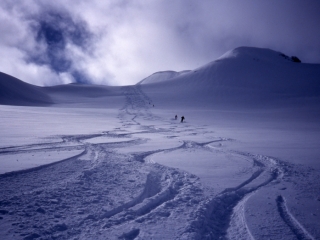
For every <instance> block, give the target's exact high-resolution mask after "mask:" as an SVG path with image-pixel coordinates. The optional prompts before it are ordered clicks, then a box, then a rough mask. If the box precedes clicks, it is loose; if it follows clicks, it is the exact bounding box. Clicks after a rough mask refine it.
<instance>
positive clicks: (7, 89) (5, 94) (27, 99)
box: [0, 72, 52, 106]
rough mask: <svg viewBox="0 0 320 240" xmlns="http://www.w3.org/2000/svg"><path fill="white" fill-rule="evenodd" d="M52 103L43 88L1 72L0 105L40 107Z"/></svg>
mask: <svg viewBox="0 0 320 240" xmlns="http://www.w3.org/2000/svg"><path fill="white" fill-rule="evenodd" d="M51 103H52V101H51V98H50V97H49V96H48V95H47V94H46V92H45V91H44V89H43V88H41V87H38V86H34V85H31V84H28V83H25V82H23V81H21V80H19V79H17V78H14V77H12V76H10V75H7V74H5V73H2V72H0V104H3V105H21V106H39V105H47V104H51Z"/></svg>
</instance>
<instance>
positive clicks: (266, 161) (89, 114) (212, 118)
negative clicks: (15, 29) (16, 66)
mask: <svg viewBox="0 0 320 240" xmlns="http://www.w3.org/2000/svg"><path fill="white" fill-rule="evenodd" d="M0 77H1V81H0V82H1V92H0V93H1V96H0V100H1V104H3V105H0V111H1V123H0V124H1V128H0V134H1V142H0V166H1V169H0V170H1V172H0V237H1V239H319V238H320V230H319V229H320V228H319V222H320V217H319V216H320V183H319V181H318V180H319V177H320V176H319V175H320V174H319V171H320V158H319V156H320V150H319V148H318V144H319V142H320V134H319V133H320V125H319V122H318V119H319V116H320V115H319V85H320V84H319V83H318V81H319V79H320V65H316V64H314V65H310V64H303V63H294V62H292V61H290V59H287V58H285V57H284V56H283V55H281V53H278V52H274V51H272V50H268V49H255V48H239V49H235V50H232V51H230V52H228V53H227V54H225V55H224V56H222V57H221V58H220V59H218V60H216V61H214V62H212V63H209V64H208V65H206V66H204V67H202V68H199V69H196V70H194V71H189V72H183V74H180V73H179V74H178V73H175V72H169V73H168V74H167V73H161V74H160V73H156V74H155V75H153V77H151V78H150V77H149V78H146V79H144V80H143V81H142V82H140V84H137V85H135V86H125V87H106V86H87V85H78V84H70V85H64V86H55V87H47V88H39V87H35V86H30V85H25V84H24V83H23V82H21V81H19V80H17V79H12V78H11V77H10V76H7V75H0ZM27 88H28V89H27ZM3 89H4V90H3ZM24 89H26V90H24ZM29 90H30V91H29ZM4 92H5V94H4ZM44 99H46V100H44ZM49 100H50V101H49ZM48 102H50V104H49V105H46V104H47V103H48ZM5 104H6V105H5ZM176 114H177V115H178V119H177V120H176V119H175V118H174V116H175V115H176ZM182 115H184V116H185V120H186V121H185V122H183V123H181V122H180V117H181V116H182Z"/></svg>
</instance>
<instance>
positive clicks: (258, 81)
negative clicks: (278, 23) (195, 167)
mask: <svg viewBox="0 0 320 240" xmlns="http://www.w3.org/2000/svg"><path fill="white" fill-rule="evenodd" d="M294 59H295V58H290V57H288V56H286V55H285V54H283V53H281V52H276V51H273V50H270V49H262V48H253V47H239V48H236V49H234V50H231V51H229V52H227V53H225V54H224V55H222V56H221V57H220V58H218V59H217V60H215V61H212V62H210V63H208V64H206V65H204V66H202V67H200V68H197V69H195V70H193V71H189V72H186V73H184V74H181V75H177V76H174V77H172V78H170V81H167V78H166V76H165V75H163V76H164V78H163V79H161V78H160V77H161V75H159V74H157V76H158V78H157V81H149V79H152V76H153V75H151V76H150V77H148V78H146V80H144V81H143V83H144V84H143V85H141V83H140V87H141V88H142V90H143V91H145V92H146V93H149V94H148V95H149V96H152V97H153V98H156V99H159V103H160V104H161V100H160V99H163V96H165V99H170V101H171V102H179V103H180V104H185V105H192V106H200V105H201V106H203V105H208V106H209V107H211V106H213V105H214V106H216V105H217V104H218V103H219V104H228V105H234V106H238V105H239V104H242V105H243V104H246V105H247V104H251V105H257V104H258V105H259V104H261V103H266V102H271V101H274V100H276V99H286V100H288V99H293V98H310V97H319V96H320V64H306V63H298V62H295V61H294ZM170 101H168V102H170Z"/></svg>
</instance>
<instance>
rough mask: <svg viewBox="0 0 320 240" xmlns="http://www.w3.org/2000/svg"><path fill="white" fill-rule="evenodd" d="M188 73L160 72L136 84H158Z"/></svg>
mask: <svg viewBox="0 0 320 240" xmlns="http://www.w3.org/2000/svg"><path fill="white" fill-rule="evenodd" d="M188 72H190V71H189V70H185V71H181V72H175V71H161V72H156V73H153V74H152V75H150V76H149V77H146V78H145V79H143V80H142V81H140V82H139V83H138V84H149V83H158V82H164V81H167V80H170V79H172V78H174V77H178V76H180V75H183V74H185V73H188Z"/></svg>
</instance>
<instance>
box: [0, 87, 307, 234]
mask: <svg viewBox="0 0 320 240" xmlns="http://www.w3.org/2000/svg"><path fill="white" fill-rule="evenodd" d="M123 91H124V94H125V96H126V99H127V101H126V104H125V106H124V107H123V108H122V109H120V110H119V115H118V119H119V121H120V122H121V123H122V126H123V127H122V128H120V129H114V131H109V132H102V133H99V134H91V135H74V136H59V138H60V139H61V141H59V142H54V143H52V142H51V143H42V144H31V145H23V146H15V147H9V148H2V149H0V154H1V155H14V154H18V153H19V154H21V153H34V152H43V151H47V150H50V151H53V150H54V151H68V150H75V149H77V150H82V153H81V154H79V155H77V156H74V157H71V158H68V159H62V160H61V161H59V162H56V163H53V164H48V165H46V166H41V167H38V168H34V169H29V170H24V171H18V172H12V173H7V174H3V175H0V189H1V195H0V223H1V225H2V227H0V236H1V239H12V238H14V239H92V238H94V239H151V237H154V236H152V235H148V233H147V232H146V228H152V227H150V226H154V225H158V224H159V225H161V224H164V222H167V223H168V224H167V225H166V224H164V225H163V226H168V225H170V223H175V222H176V221H179V222H180V221H181V224H180V225H182V226H183V227H179V228H178V229H175V227H174V226H175V225H174V224H171V225H172V229H171V231H174V232H173V233H171V235H170V237H173V239H254V236H253V234H252V233H251V231H250V229H249V227H248V225H247V223H246V219H245V218H246V216H245V204H246V202H247V201H248V199H250V197H251V196H252V195H254V194H256V193H257V192H258V191H259V190H260V189H261V188H264V187H266V186H268V185H270V184H277V183H279V182H281V181H282V179H283V176H284V175H285V174H287V172H288V171H287V166H286V164H285V163H283V162H281V161H279V160H276V159H273V158H270V157H267V156H261V155H252V154H250V153H244V152H230V151H229V152H228V154H234V155H237V156H240V157H243V158H246V159H248V160H249V161H251V162H252V169H251V170H252V172H253V173H252V176H251V177H249V178H248V179H247V180H245V181H244V182H242V183H239V184H238V186H234V187H233V188H228V189H225V190H224V191H222V192H221V193H218V194H215V195H214V194H209V196H208V194H205V190H204V188H203V187H202V185H201V183H200V180H199V178H198V177H197V176H195V175H192V174H190V173H187V172H183V171H181V170H179V169H173V168H169V167H165V166H162V165H159V164H156V163H153V162H150V161H146V159H147V157H148V156H150V155H152V154H157V153H160V152H170V151H176V150H179V149H186V148H192V149H195V150H196V149H203V150H206V151H209V152H210V151H211V152H213V153H214V151H222V150H219V149H215V148H213V147H212V146H209V145H210V144H211V143H213V142H223V141H229V140H228V139H223V138H221V139H220V140H214V141H207V142H194V141H189V140H185V141H183V142H182V143H181V145H180V146H178V147H172V148H166V149H162V148H161V147H160V148H159V149H157V150H154V151H149V152H143V153H134V152H133V153H131V154H120V153H118V152H117V149H121V148H125V147H129V146H137V147H138V145H139V144H143V143H145V142H146V141H148V139H142V138H139V137H135V135H136V134H146V135H147V134H148V133H152V134H164V133H166V134H169V133H170V134H171V135H170V136H168V137H172V138H174V137H175V136H178V135H179V134H180V133H187V132H190V134H191V135H192V134H193V135H196V134H198V132H199V131H200V130H201V131H206V128H205V127H203V128H196V127H193V126H190V125H185V128H179V130H178V129H176V126H175V124H174V123H172V122H170V121H166V120H163V119H161V118H159V117H156V116H154V115H153V114H152V113H151V112H150V111H149V108H150V107H151V106H152V100H151V99H149V98H148V96H146V95H145V94H144V93H143V92H142V91H141V89H140V88H139V86H132V87H124V88H123ZM141 119H143V120H145V121H150V122H152V121H155V120H157V121H161V122H163V123H164V124H163V125H162V126H161V127H160V128H159V127H157V128H156V127H155V126H154V125H142V124H141ZM137 129H138V130H137ZM207 133H208V134H210V132H207ZM98 137H100V138H108V139H112V138H114V139H117V141H114V142H112V141H110V142H108V143H94V144H93V143H90V141H87V140H90V139H94V138H98ZM122 138H123V141H122V140H121V139H122ZM225 151H226V150H225ZM275 201H276V203H277V209H276V210H277V211H278V212H279V215H280V217H281V219H282V220H283V222H285V224H286V225H287V226H288V228H290V230H291V231H292V233H293V235H294V236H295V237H296V238H297V239H312V236H311V235H310V234H309V233H308V232H307V230H306V229H305V228H304V227H303V226H302V225H301V224H300V223H299V222H298V220H297V219H296V218H294V216H293V214H292V213H290V210H289V208H288V206H287V205H286V201H285V198H284V197H283V196H278V197H277V199H275ZM169 230H170V229H169ZM169 230H168V231H169ZM110 233H111V234H110ZM158 238H159V239H161V238H163V239H165V238H166V236H165V235H161V236H159V237H158Z"/></svg>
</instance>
